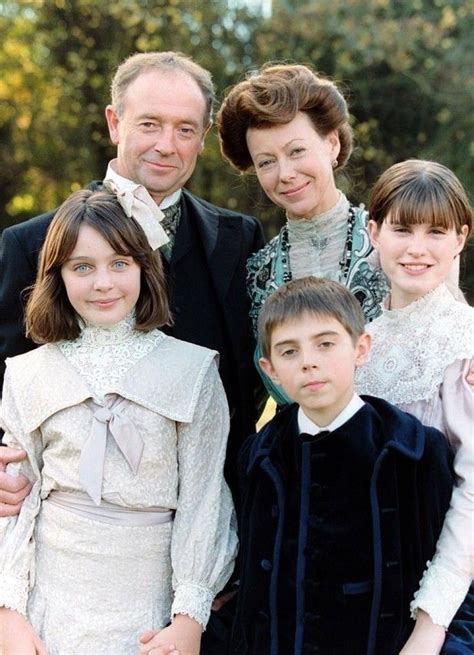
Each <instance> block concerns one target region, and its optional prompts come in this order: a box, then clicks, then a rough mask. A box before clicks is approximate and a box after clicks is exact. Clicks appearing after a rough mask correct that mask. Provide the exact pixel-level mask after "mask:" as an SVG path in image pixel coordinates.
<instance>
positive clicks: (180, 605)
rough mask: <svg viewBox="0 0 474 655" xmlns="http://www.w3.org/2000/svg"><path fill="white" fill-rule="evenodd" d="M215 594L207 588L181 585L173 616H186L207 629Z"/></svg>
mask: <svg viewBox="0 0 474 655" xmlns="http://www.w3.org/2000/svg"><path fill="white" fill-rule="evenodd" d="M213 600H214V593H213V592H212V591H211V590H210V589H208V588H207V587H203V586H201V585H196V584H180V585H179V586H178V587H177V588H176V591H175V596H174V601H173V605H172V607H171V616H172V617H173V616H174V615H175V614H186V615H187V616H189V617H191V618H192V619H194V620H195V621H197V622H198V623H200V624H201V625H202V627H203V629H205V628H206V625H207V622H208V621H209V616H210V614H211V605H212V601H213Z"/></svg>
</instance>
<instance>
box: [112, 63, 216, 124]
mask: <svg viewBox="0 0 474 655" xmlns="http://www.w3.org/2000/svg"><path fill="white" fill-rule="evenodd" d="M153 70H156V71H159V72H167V71H181V72H182V73H186V74H187V75H189V76H190V77H192V79H193V80H194V81H195V82H196V84H197V85H198V86H199V88H200V89H201V92H202V95H203V97H204V101H205V103H206V111H205V114H204V125H203V127H204V128H207V127H208V125H209V124H210V122H211V121H212V109H213V106H214V101H215V92H214V84H213V83H212V77H211V74H210V73H209V71H207V70H206V69H205V68H203V67H202V66H199V64H196V63H195V62H194V61H193V60H192V59H191V58H190V57H187V56H186V55H184V54H182V53H181V52H171V51H170V52H145V53H138V54H135V55H132V56H131V57H128V59H125V61H123V62H122V63H121V64H120V65H119V67H118V68H117V70H116V72H115V75H114V77H113V79H112V84H111V87H110V93H111V98H112V106H113V108H114V111H115V113H116V114H117V116H118V117H119V118H121V117H122V115H123V109H124V98H125V93H126V91H127V89H128V87H129V85H130V84H131V83H132V82H133V80H135V79H136V78H137V77H138V76H139V75H141V74H142V73H146V72H149V71H153Z"/></svg>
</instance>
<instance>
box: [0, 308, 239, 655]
mask: <svg viewBox="0 0 474 655" xmlns="http://www.w3.org/2000/svg"><path fill="white" fill-rule="evenodd" d="M215 355H216V353H215V352H213V351H210V350H208V349H205V348H201V347H199V346H194V345H191V344H188V343H184V342H181V341H179V340H177V339H174V338H172V337H168V336H166V335H164V334H163V333H161V332H160V331H158V330H154V331H152V332H149V333H139V332H137V331H136V330H134V329H133V327H132V326H131V325H130V321H124V322H123V324H119V325H118V326H115V327H114V328H113V329H111V330H107V329H102V328H93V327H88V328H86V329H84V330H83V332H82V334H81V337H79V339H78V340H77V342H63V343H60V344H58V345H55V344H48V345H45V346H42V347H40V348H38V349H36V350H33V351H31V352H29V353H26V354H24V355H19V356H18V357H14V358H12V359H9V360H7V375H6V379H5V386H4V396H3V407H2V412H3V422H4V425H5V428H6V442H7V443H8V444H9V445H15V446H19V447H22V448H24V449H25V450H26V451H27V453H28V459H27V461H26V463H24V464H21V465H18V464H16V465H10V468H9V471H15V470H16V471H18V472H22V473H24V474H26V475H27V476H28V477H29V478H30V479H31V480H33V481H34V485H33V490H32V492H31V494H30V495H29V496H28V498H27V499H26V500H25V502H24V504H23V507H22V510H21V512H20V515H19V516H18V517H13V518H5V519H0V539H1V546H0V605H3V606H7V607H10V608H12V609H15V610H17V611H18V612H21V613H23V614H25V615H26V616H27V617H28V618H29V620H30V621H31V623H32V624H33V626H34V628H35V630H36V631H37V633H38V634H39V636H40V637H41V639H43V641H44V642H45V644H46V648H47V651H48V655H70V654H73V653H74V654H81V655H82V654H83V655H86V654H87V655H90V654H91V653H94V654H98V655H99V654H101V655H102V654H104V655H105V654H109V653H110V654H112V653H113V654H114V655H116V654H117V653H120V654H128V653H130V654H132V653H133V655H135V654H136V653H137V651H138V639H139V637H140V635H141V634H143V632H145V631H146V630H148V629H159V628H161V627H163V626H165V625H166V624H167V623H168V622H169V620H170V617H171V616H172V615H173V614H176V613H183V614H187V615H189V616H191V617H193V618H195V619H196V620H197V621H199V622H200V623H201V624H202V625H203V626H204V627H205V625H206V623H207V620H208V616H209V612H210V606H211V603H212V600H213V598H214V596H215V594H216V593H217V592H218V591H219V590H220V589H221V588H222V587H223V586H224V584H225V582H226V581H227V579H228V578H229V576H230V574H231V572H232V568H233V562H234V558H235V554H236V549H237V538H236V532H235V520H234V512H233V505H232V500H231V497H230V492H229V490H228V488H227V485H226V483H225V481H224V478H223V473H222V471H223V464H224V458H225V452H226V440H227V433H228V409H227V403H226V399H225V395H224V391H223V388H222V384H221V382H220V379H219V375H218V372H217V366H216V363H215ZM101 426H102V427H101ZM101 430H102V432H101ZM97 440H98V442H99V443H97ZM85 464H89V466H85ZM57 498H60V500H61V502H60V503H58V502H57V500H56V499H57ZM92 498H93V499H94V500H92ZM64 501H66V502H64ZM98 503H99V504H98ZM76 505H79V506H80V508H79V511H76V509H75V508H76ZM169 512H172V514H173V516H174V519H173V520H165V521H163V522H161V521H155V520H153V517H154V516H156V515H160V513H163V514H166V513H169ZM117 514H119V515H120V516H119V518H118V519H117ZM110 515H112V518H111V516H110ZM150 516H151V517H152V520H151V521H149V520H148V519H149V518H150ZM131 517H132V518H131Z"/></svg>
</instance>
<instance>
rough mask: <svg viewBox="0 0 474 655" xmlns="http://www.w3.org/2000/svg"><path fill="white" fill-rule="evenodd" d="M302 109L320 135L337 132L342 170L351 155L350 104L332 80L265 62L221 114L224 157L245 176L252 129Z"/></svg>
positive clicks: (288, 117)
mask: <svg viewBox="0 0 474 655" xmlns="http://www.w3.org/2000/svg"><path fill="white" fill-rule="evenodd" d="M300 111H301V112H304V113H305V114H307V115H308V117H309V118H310V120H311V122H312V123H313V125H314V129H315V130H316V132H317V133H318V134H319V136H321V137H323V138H324V137H325V136H327V135H328V134H329V133H330V132H333V131H337V133H338V135H339V142H340V147H341V150H340V152H339V155H338V158H337V162H338V163H337V166H336V169H337V168H342V167H343V166H344V165H345V164H346V163H347V160H348V159H349V157H350V155H351V152H352V128H351V126H350V125H349V111H348V108H347V103H346V101H345V99H344V96H343V95H342V93H341V92H340V91H339V89H338V88H337V86H336V85H335V83H334V82H332V81H331V80H329V79H327V78H325V77H322V76H321V75H318V73H316V72H315V71H313V70H312V69H311V68H310V67H309V66H303V65H301V64H278V65H268V64H267V65H265V66H263V68H262V69H261V70H260V72H259V73H258V74H257V75H252V76H251V77H249V78H248V79H246V80H244V81H243V82H240V83H239V84H236V85H235V86H234V87H232V88H231V90H230V91H229V92H228V94H227V96H226V97H225V98H224V101H223V103H222V105H221V107H220V109H219V111H218V113H217V126H218V129H219V139H220V144H221V150H222V154H223V155H224V157H225V158H226V159H227V160H228V161H229V162H230V163H231V164H232V165H233V166H234V167H235V168H237V169H238V170H239V171H241V172H242V173H244V172H246V171H248V170H249V169H250V168H252V165H253V164H252V158H251V156H250V152H249V149H248V147H247V140H246V134H247V130H248V128H249V127H255V128H260V127H261V128H265V127H271V126H272V125H281V124H285V123H289V122H290V121H292V120H293V119H294V118H295V116H296V114H297V113H298V112H300Z"/></svg>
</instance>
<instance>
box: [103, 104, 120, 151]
mask: <svg viewBox="0 0 474 655" xmlns="http://www.w3.org/2000/svg"><path fill="white" fill-rule="evenodd" d="M105 118H106V120H107V125H108V127H109V135H110V140H111V141H112V143H113V144H114V146H116V145H118V143H119V123H120V119H119V117H118V116H117V114H116V113H115V109H114V108H113V107H112V105H107V107H106V108H105Z"/></svg>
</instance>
